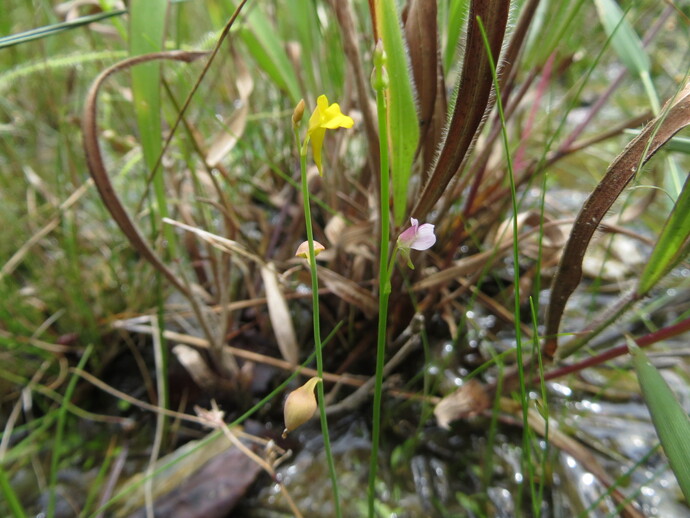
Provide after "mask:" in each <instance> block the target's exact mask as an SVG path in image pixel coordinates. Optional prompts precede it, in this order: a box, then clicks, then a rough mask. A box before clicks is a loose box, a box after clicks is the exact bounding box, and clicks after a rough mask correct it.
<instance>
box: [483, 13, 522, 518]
mask: <svg viewBox="0 0 690 518" xmlns="http://www.w3.org/2000/svg"><path fill="white" fill-rule="evenodd" d="M477 21H478V22H479V29H480V30H481V32H482V38H483V40H484V46H485V48H486V49H487V53H486V54H487V56H488V59H489V63H490V66H491V75H492V77H493V83H494V88H495V89H496V108H497V110H498V114H499V117H500V120H501V137H502V140H503V147H504V150H505V156H506V165H507V169H508V180H509V181H510V199H511V204H512V207H511V208H512V212H513V277H514V278H513V292H514V307H513V319H514V321H515V352H516V363H517V369H518V381H519V383H520V401H521V403H522V425H523V427H522V428H523V435H522V465H523V467H522V469H523V472H524V471H526V472H527V475H526V478H528V480H529V482H530V487H531V489H532V496H533V497H534V496H535V495H534V485H533V484H532V481H533V480H534V466H533V464H532V462H531V458H530V456H531V445H530V437H531V434H530V431H531V428H530V426H529V421H528V415H529V414H528V411H529V398H528V394H527V387H526V383H525V370H524V360H523V355H522V330H521V328H520V322H521V319H520V254H519V250H518V242H517V239H518V235H519V229H518V221H517V215H518V203H517V192H516V187H515V175H514V173H513V161H512V159H511V156H510V145H509V143H508V133H507V131H506V119H505V114H504V112H503V103H502V102H501V92H500V91H499V84H498V76H497V74H496V64H495V63H494V60H493V56H492V55H491V52H490V49H491V47H490V45H489V39H488V37H487V35H486V31H485V29H484V24H483V23H482V20H481V19H478V20H477ZM524 477H525V475H524V473H523V481H524ZM521 495H522V491H518V493H517V500H518V501H517V502H516V508H518V509H519V508H520V502H519V500H520V496H521Z"/></svg>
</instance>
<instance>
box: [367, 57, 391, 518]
mask: <svg viewBox="0 0 690 518" xmlns="http://www.w3.org/2000/svg"><path fill="white" fill-rule="evenodd" d="M375 61H377V60H375ZM382 61H383V60H378V61H377V63H376V68H375V72H374V74H375V79H374V87H375V88H376V112H377V115H378V123H379V152H380V155H381V160H380V162H381V169H380V171H381V182H380V183H381V189H380V191H381V200H380V204H379V208H380V222H381V231H380V236H379V324H378V334H377V341H376V378H375V384H374V412H373V421H372V432H371V457H370V462H369V490H368V504H369V507H368V509H369V518H373V517H374V502H375V500H376V470H377V468H378V453H379V440H380V435H381V393H382V391H383V365H384V360H385V355H386V327H387V324H388V297H389V295H390V272H391V271H392V266H389V264H388V255H389V241H390V213H389V209H388V204H389V203H388V200H389V197H390V194H389V176H388V174H389V173H388V126H387V124H386V120H387V115H386V101H385V95H384V90H385V84H386V81H385V79H384V69H383V62H382Z"/></svg>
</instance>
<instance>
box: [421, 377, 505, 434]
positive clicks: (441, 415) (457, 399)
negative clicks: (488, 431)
mask: <svg viewBox="0 0 690 518" xmlns="http://www.w3.org/2000/svg"><path fill="white" fill-rule="evenodd" d="M489 406H491V400H490V399H489V395H488V394H487V393H486V390H484V387H483V386H482V384H481V383H479V382H478V381H477V380H476V379H471V380H469V381H468V382H466V383H465V384H464V385H462V386H461V387H460V388H458V389H457V390H456V391H455V392H453V393H452V394H449V395H447V396H446V397H444V398H443V399H442V400H441V401H440V402H439V403H438V405H436V408H434V416H436V422H437V423H438V425H439V426H440V427H441V428H446V429H448V428H450V423H452V422H453V421H457V420H458V419H467V418H469V417H474V416H476V415H477V414H480V413H482V412H483V411H484V410H486V409H487V408H489Z"/></svg>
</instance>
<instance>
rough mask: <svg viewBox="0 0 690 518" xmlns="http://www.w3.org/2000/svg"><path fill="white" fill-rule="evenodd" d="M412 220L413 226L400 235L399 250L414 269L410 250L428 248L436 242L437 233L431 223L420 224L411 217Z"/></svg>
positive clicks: (408, 264)
mask: <svg viewBox="0 0 690 518" xmlns="http://www.w3.org/2000/svg"><path fill="white" fill-rule="evenodd" d="M410 222H411V223H412V226H411V227H410V228H408V229H406V230H404V231H403V232H402V234H400V235H399V236H398V250H400V253H401V254H402V255H403V257H404V258H405V259H407V266H409V267H410V268H412V269H413V270H414V265H413V264H412V260H411V259H410V250H428V249H429V248H431V247H432V246H433V245H434V243H435V242H436V235H435V234H434V226H433V225H432V224H431V223H424V224H423V225H420V224H419V221H417V220H416V219H414V218H410Z"/></svg>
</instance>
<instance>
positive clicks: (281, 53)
mask: <svg viewBox="0 0 690 518" xmlns="http://www.w3.org/2000/svg"><path fill="white" fill-rule="evenodd" d="M245 22H246V25H245V26H243V27H241V28H240V31H239V33H240V36H241V37H242V41H243V42H244V44H245V45H246V46H247V49H248V50H249V53H250V54H251V55H252V57H253V58H254V59H255V60H256V62H257V64H258V65H259V66H260V67H261V68H262V69H263V71H264V72H266V74H268V76H269V77H270V78H271V80H272V81H273V82H274V83H275V84H276V86H278V88H281V89H283V90H285V91H286V92H287V93H288V95H289V96H290V104H291V105H292V106H295V105H296V104H297V103H298V102H299V100H300V99H301V98H302V95H301V91H300V87H299V82H298V81H297V75H296V74H295V71H294V69H293V68H292V65H291V63H290V60H289V59H288V56H287V54H286V53H285V50H284V47H283V43H282V41H281V39H280V35H279V34H277V31H276V28H275V27H274V26H273V25H272V24H271V22H270V21H269V20H268V18H266V16H265V15H264V14H263V12H262V11H261V9H260V5H259V4H257V5H255V6H254V8H253V9H250V10H248V11H247V13H246V17H245Z"/></svg>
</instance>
